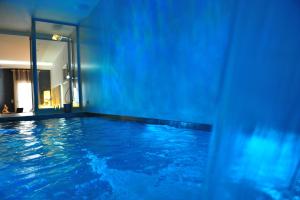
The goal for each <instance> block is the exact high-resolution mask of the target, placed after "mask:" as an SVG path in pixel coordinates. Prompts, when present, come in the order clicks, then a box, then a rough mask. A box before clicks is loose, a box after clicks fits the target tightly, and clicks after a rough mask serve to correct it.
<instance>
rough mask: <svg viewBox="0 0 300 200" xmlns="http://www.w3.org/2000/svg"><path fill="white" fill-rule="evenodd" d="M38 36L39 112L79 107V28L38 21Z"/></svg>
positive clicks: (36, 26) (36, 29)
mask: <svg viewBox="0 0 300 200" xmlns="http://www.w3.org/2000/svg"><path fill="white" fill-rule="evenodd" d="M35 33H36V34H35V36H36V40H35V41H36V68H37V73H36V76H37V77H36V79H37V95H38V102H37V104H38V106H37V108H38V109H39V110H41V109H61V108H63V107H64V105H66V104H67V105H68V104H71V105H72V107H73V108H74V107H75V108H76V107H80V102H79V99H80V98H79V94H80V93H79V82H78V80H79V79H78V63H77V30H76V26H71V25H64V24H60V23H59V24H58V23H51V22H44V21H36V22H35Z"/></svg>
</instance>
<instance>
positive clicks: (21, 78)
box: [13, 69, 33, 112]
mask: <svg viewBox="0 0 300 200" xmlns="http://www.w3.org/2000/svg"><path fill="white" fill-rule="evenodd" d="M13 77H14V99H15V110H16V109H17V108H23V112H32V110H33V109H32V108H33V106H32V85H31V80H32V72H31V70H27V69H15V70H13Z"/></svg>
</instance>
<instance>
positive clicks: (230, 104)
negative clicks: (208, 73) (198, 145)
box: [208, 0, 300, 199]
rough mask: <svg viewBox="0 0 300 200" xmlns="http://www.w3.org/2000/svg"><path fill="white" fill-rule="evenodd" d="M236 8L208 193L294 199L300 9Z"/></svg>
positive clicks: (257, 2) (248, 4)
mask: <svg viewBox="0 0 300 200" xmlns="http://www.w3.org/2000/svg"><path fill="white" fill-rule="evenodd" d="M236 8H237V9H235V11H234V13H235V14H234V15H235V17H234V18H233V20H234V26H233V31H232V33H233V37H232V43H231V45H230V52H229V55H228V62H227V65H226V66H227V67H226V76H225V81H224V84H223V88H222V90H221V91H222V101H221V104H220V107H219V110H218V111H219V113H218V117H217V123H216V124H215V131H214V135H213V141H212V146H211V150H212V151H211V162H210V171H209V175H208V182H209V186H210V187H209V189H210V190H209V191H210V192H209V193H208V194H210V195H211V197H210V198H211V199H219V198H220V196H218V195H219V194H222V197H223V196H224V195H225V196H227V197H228V199H257V198H258V197H257V196H258V195H261V196H263V195H266V194H267V195H269V196H271V197H272V199H292V198H293V197H292V196H293V195H294V194H295V188H296V187H295V175H296V174H297V173H299V168H300V145H299V144H300V103H299V100H300V3H299V1H294V0H287V1H281V0H275V1H274V0H273V1H261V0H253V1H238V2H237V4H236ZM220 95H221V94H220ZM297 165H298V166H297ZM298 180H300V177H299V178H298ZM299 183H300V182H299ZM298 187H299V185H298ZM250 188H251V189H250ZM229 189H230V192H229ZM254 189H258V190H260V191H261V192H262V193H264V194H258V193H255V192H254ZM211 190H213V191H214V192H213V193H212V192H211ZM216 190H220V191H216ZM298 194H299V191H298ZM285 195H286V196H285ZM262 199H268V198H266V197H264V198H262Z"/></svg>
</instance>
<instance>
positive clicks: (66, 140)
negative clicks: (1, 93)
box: [0, 117, 210, 200]
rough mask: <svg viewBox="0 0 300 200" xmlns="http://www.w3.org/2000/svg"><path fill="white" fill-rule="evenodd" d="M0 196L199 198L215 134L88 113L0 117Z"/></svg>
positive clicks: (127, 198)
mask: <svg viewBox="0 0 300 200" xmlns="http://www.w3.org/2000/svg"><path fill="white" fill-rule="evenodd" d="M0 133H1V134H0V144H1V145H0V158H1V159H0V198H1V199H67V198H70V197H72V198H73V199H104V200H108V199H126V200H136V199H149V200H152V199H186V198H188V199H199V197H200V195H201V194H200V193H201V187H202V186H203V183H204V179H205V177H204V174H205V169H206V165H207V160H208V146H209V140H210V133H207V132H201V131H197V130H188V129H178V128H173V127H170V126H164V125H149V124H142V123H134V122H124V121H113V120H108V119H102V118H96V117H86V118H71V119H64V118H61V119H48V120H41V121H20V122H5V123H0Z"/></svg>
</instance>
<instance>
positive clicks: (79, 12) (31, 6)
mask: <svg viewBox="0 0 300 200" xmlns="http://www.w3.org/2000/svg"><path fill="white" fill-rule="evenodd" d="M98 1H99V0H88V1H87V0H51V1H49V0H0V30H9V31H22V32H29V31H30V27H31V16H33V17H36V18H42V19H50V20H57V21H63V22H69V23H76V24H77V23H80V22H81V21H82V20H83V19H84V18H85V17H87V16H88V15H89V13H90V12H91V11H92V10H93V8H94V7H95V6H96V5H97V3H98Z"/></svg>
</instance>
